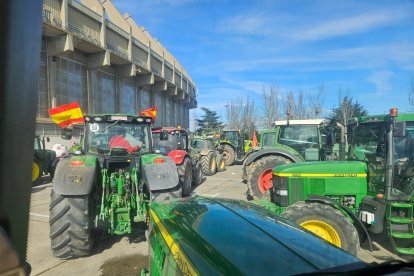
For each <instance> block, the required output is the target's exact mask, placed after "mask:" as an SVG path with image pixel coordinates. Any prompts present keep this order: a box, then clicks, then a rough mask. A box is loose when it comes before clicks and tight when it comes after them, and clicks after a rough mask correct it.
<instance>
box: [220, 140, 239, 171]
mask: <svg viewBox="0 0 414 276" xmlns="http://www.w3.org/2000/svg"><path fill="white" fill-rule="evenodd" d="M222 149H223V158H224V160H225V161H226V166H231V165H233V164H234V160H236V152H235V151H234V149H233V148H232V147H231V146H230V145H227V144H224V145H223V146H222Z"/></svg>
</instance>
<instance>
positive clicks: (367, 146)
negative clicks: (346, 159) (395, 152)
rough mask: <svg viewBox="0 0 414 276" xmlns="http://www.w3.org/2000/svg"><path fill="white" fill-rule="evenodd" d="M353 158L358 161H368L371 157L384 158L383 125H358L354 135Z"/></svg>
mask: <svg viewBox="0 0 414 276" xmlns="http://www.w3.org/2000/svg"><path fill="white" fill-rule="evenodd" d="M354 145H355V147H354V152H353V157H354V158H355V159H357V160H360V161H368V160H370V158H373V157H376V156H378V157H383V158H385V124H383V123H365V124H360V125H358V127H357V128H356V130H355V133H354Z"/></svg>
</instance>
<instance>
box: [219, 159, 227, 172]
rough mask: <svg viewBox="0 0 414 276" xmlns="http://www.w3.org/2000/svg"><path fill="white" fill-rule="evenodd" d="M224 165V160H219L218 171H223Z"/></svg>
mask: <svg viewBox="0 0 414 276" xmlns="http://www.w3.org/2000/svg"><path fill="white" fill-rule="evenodd" d="M225 165H226V163H224V159H221V160H220V169H221V170H222V169H224V166H225Z"/></svg>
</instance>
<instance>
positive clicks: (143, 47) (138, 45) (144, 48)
mask: <svg viewBox="0 0 414 276" xmlns="http://www.w3.org/2000/svg"><path fill="white" fill-rule="evenodd" d="M132 43H134V44H135V45H136V46H137V47H139V48H141V49H142V50H144V51H146V52H148V47H147V46H146V45H145V44H144V43H142V42H141V41H139V40H138V39H136V38H135V37H133V38H132Z"/></svg>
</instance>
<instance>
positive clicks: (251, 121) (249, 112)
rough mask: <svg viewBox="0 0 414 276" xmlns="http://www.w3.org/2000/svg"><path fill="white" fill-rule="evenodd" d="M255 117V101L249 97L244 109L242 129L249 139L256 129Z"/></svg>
mask: <svg viewBox="0 0 414 276" xmlns="http://www.w3.org/2000/svg"><path fill="white" fill-rule="evenodd" d="M255 115H256V114H255V109H254V99H250V98H249V97H247V99H246V104H245V105H244V107H243V115H242V129H243V130H244V132H245V133H246V134H247V135H248V136H249V137H252V135H253V131H254V130H255V128H256V125H255V118H256V116H255Z"/></svg>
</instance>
